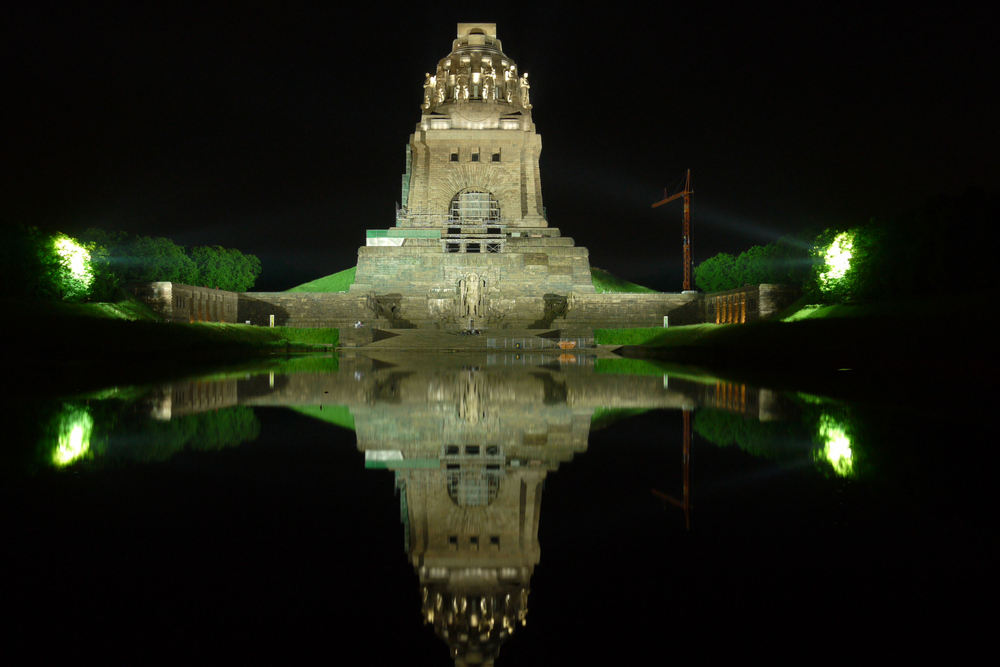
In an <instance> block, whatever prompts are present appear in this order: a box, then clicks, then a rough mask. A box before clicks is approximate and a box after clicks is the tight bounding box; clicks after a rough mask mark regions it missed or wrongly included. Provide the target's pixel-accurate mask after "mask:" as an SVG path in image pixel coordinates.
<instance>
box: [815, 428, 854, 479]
mask: <svg viewBox="0 0 1000 667" xmlns="http://www.w3.org/2000/svg"><path fill="white" fill-rule="evenodd" d="M819 437H820V440H821V441H822V443H823V449H822V450H821V451H820V454H819V455H820V458H822V459H823V460H825V461H826V462H827V463H829V464H830V465H831V466H832V467H833V471H834V472H835V473H837V474H838V475H840V476H841V477H849V476H850V475H851V474H852V473H853V472H854V457H853V452H852V450H851V438H850V436H848V435H847V431H846V430H845V429H844V426H843V425H842V424H841V423H840V422H838V421H837V420H836V419H834V418H833V417H831V416H830V415H827V414H824V415H823V416H822V417H820V420H819Z"/></svg>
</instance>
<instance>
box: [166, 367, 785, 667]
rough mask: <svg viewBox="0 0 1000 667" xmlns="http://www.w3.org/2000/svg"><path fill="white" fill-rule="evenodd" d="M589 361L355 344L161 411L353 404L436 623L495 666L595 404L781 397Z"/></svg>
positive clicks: (746, 408)
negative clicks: (393, 498)
mask: <svg viewBox="0 0 1000 667" xmlns="http://www.w3.org/2000/svg"><path fill="white" fill-rule="evenodd" d="M587 361H588V360H587V359H586V358H585V357H583V356H576V357H574V361H573V362H572V363H569V362H568V361H565V360H564V361H562V362H560V357H559V356H558V355H557V354H547V355H543V354H540V353H529V354H528V355H525V354H523V353H520V354H518V353H513V352H512V353H507V354H505V355H502V354H497V355H489V356H487V355H482V354H467V355H466V354H457V353H455V354H445V355H434V354H426V355H421V354H413V353H409V354H408V353H406V352H402V351H384V352H382V353H380V354H379V355H378V357H377V358H376V357H375V356H373V355H371V354H357V355H354V356H345V357H342V358H341V359H340V370H339V372H335V373H297V374H293V375H280V374H273V375H271V374H267V373H265V374H262V375H256V376H251V377H248V378H245V379H241V380H223V381H219V382H191V383H178V384H176V385H174V386H173V387H171V388H169V389H168V390H166V391H165V392H164V393H163V394H162V395H161V397H160V398H159V401H158V402H157V403H156V405H155V406H154V408H153V411H154V413H155V414H157V415H158V416H160V417H161V418H163V417H168V416H169V415H171V414H172V415H174V416H177V415H182V414H188V413H190V412H199V411H204V410H214V409H217V408H222V407H226V406H229V405H234V404H240V405H250V406H294V407H310V406H311V407H313V408H316V407H319V406H324V407H325V408H327V411H328V412H329V411H330V408H335V407H336V406H338V405H340V406H346V407H347V408H348V409H349V411H350V414H351V417H352V418H353V421H354V427H355V431H356V433H357V445H358V448H359V449H360V450H361V451H363V452H364V455H365V466H366V467H367V468H371V469H388V470H392V471H393V473H394V475H395V484H396V489H397V491H398V493H399V502H400V519H401V522H402V525H403V534H404V543H405V548H406V552H407V555H408V557H409V559H410V562H411V564H412V565H413V567H414V569H415V571H416V573H417V576H418V577H419V580H420V595H421V605H422V614H423V618H424V620H425V622H426V623H428V624H430V625H432V626H433V627H434V630H435V632H436V633H437V634H438V636H439V637H441V639H442V640H444V641H445V642H446V643H447V644H448V646H449V648H450V650H451V653H452V656H453V657H454V658H455V660H456V662H457V663H458V664H463V663H465V664H475V663H477V662H481V663H487V664H488V663H489V662H491V661H492V660H493V658H494V657H495V656H496V655H497V652H498V651H499V649H500V646H501V643H502V642H503V641H504V640H505V639H506V638H507V637H509V636H510V635H511V634H512V633H513V632H514V630H515V629H516V627H517V626H518V625H519V624H521V623H524V622H525V621H526V618H527V612H528V599H529V584H530V579H531V576H532V573H533V571H534V567H535V565H537V564H538V562H539V558H540V555H541V551H540V546H539V543H538V528H539V522H540V511H541V501H542V484H543V482H544V480H545V477H546V475H547V474H548V473H549V472H553V471H555V470H556V469H557V468H558V467H559V465H560V464H561V463H563V462H566V461H569V460H570V459H571V458H573V456H575V455H577V454H580V453H583V452H585V451H586V449H587V440H588V437H589V435H590V430H591V422H592V419H593V418H594V416H595V414H598V413H600V414H607V413H608V412H609V411H614V410H617V409H622V410H626V409H636V408H640V409H641V408H649V409H657V408H659V409H683V410H691V409H694V408H697V407H702V406H704V407H716V408H723V409H726V410H729V411H732V412H737V413H740V414H745V415H748V416H759V417H766V416H767V412H768V410H769V405H770V404H771V401H770V396H771V395H770V393H769V392H763V391H757V390H754V389H750V388H747V387H745V386H743V385H733V384H728V383H711V384H702V383H697V382H691V381H684V380H676V379H673V378H669V379H668V378H665V377H663V376H638V375H611V374H603V373H597V372H595V369H594V367H593V365H589V364H588V363H586V362H587Z"/></svg>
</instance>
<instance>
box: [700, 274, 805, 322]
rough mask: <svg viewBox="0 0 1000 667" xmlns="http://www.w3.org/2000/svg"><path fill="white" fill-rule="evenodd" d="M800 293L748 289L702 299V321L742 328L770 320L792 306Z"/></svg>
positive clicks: (765, 285)
mask: <svg viewBox="0 0 1000 667" xmlns="http://www.w3.org/2000/svg"><path fill="white" fill-rule="evenodd" d="M798 296H799V290H798V289H797V288H795V287H791V286H789V285H772V284H768V283H762V284H760V285H746V286H744V287H739V288H737V289H731V290H726V291H724V292H710V293H708V294H705V295H704V296H703V297H702V301H703V303H704V313H703V314H702V318H703V321H705V322H712V323H715V324H734V323H735V324H742V323H746V322H756V321H757V320H762V319H767V318H768V317H771V316H772V315H774V314H775V313H777V312H778V311H779V310H781V309H782V308H784V307H785V306H787V305H788V304H790V303H792V302H793V301H794V300H795V299H797V298H798Z"/></svg>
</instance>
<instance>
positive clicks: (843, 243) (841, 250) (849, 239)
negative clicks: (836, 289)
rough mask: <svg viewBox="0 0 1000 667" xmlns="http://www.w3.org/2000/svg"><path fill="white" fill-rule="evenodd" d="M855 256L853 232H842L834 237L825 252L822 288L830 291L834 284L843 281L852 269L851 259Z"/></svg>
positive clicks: (821, 277) (821, 278) (821, 273)
mask: <svg viewBox="0 0 1000 667" xmlns="http://www.w3.org/2000/svg"><path fill="white" fill-rule="evenodd" d="M853 255H854V234H853V232H841V233H839V234H837V236H835V237H834V239H833V242H832V243H831V244H830V245H829V246H827V248H826V250H825V251H824V252H823V265H824V270H823V271H822V272H820V274H819V280H820V286H821V287H822V288H823V289H824V290H827V289H830V288H831V287H833V285H834V283H836V282H837V281H838V280H841V279H842V278H843V277H844V276H846V275H847V272H848V271H849V270H850V269H851V257H853Z"/></svg>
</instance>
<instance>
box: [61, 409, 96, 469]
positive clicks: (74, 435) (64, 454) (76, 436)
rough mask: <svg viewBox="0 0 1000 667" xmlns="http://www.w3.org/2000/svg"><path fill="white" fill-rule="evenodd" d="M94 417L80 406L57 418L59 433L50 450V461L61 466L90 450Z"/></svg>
mask: <svg viewBox="0 0 1000 667" xmlns="http://www.w3.org/2000/svg"><path fill="white" fill-rule="evenodd" d="M93 430H94V419H93V418H92V417H91V416H90V413H89V412H87V411H86V410H85V409H82V408H75V409H73V408H71V409H69V410H67V411H66V412H65V413H63V415H62V417H61V418H60V420H59V434H58V436H57V437H56V447H55V449H54V450H53V451H52V463H53V464H54V465H55V466H57V467H59V468H63V467H65V466H68V465H69V464H71V463H73V462H74V461H78V460H80V459H81V458H83V457H84V456H86V454H87V452H88V451H89V450H90V434H91V432H92V431H93Z"/></svg>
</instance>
